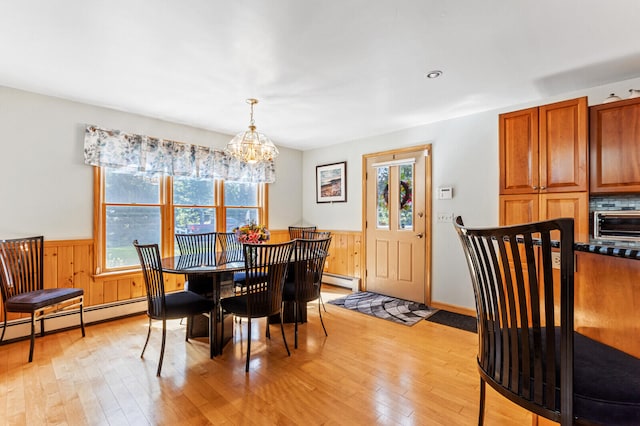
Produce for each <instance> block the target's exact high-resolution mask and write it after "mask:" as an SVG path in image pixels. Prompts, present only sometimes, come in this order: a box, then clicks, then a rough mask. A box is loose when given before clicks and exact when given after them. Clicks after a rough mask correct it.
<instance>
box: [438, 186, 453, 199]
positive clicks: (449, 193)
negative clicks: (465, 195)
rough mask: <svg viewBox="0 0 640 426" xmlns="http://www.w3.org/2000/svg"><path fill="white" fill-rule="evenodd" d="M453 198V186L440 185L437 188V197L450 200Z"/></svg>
mask: <svg viewBox="0 0 640 426" xmlns="http://www.w3.org/2000/svg"><path fill="white" fill-rule="evenodd" d="M452 198H453V188H452V187H450V186H441V187H440V188H438V199H440V200H450V199H452Z"/></svg>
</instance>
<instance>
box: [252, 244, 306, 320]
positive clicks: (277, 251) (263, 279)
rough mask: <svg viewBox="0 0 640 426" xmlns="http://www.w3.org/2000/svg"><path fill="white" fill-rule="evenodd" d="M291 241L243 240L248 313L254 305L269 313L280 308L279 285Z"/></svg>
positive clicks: (287, 259) (291, 250) (282, 283)
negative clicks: (266, 242)
mask: <svg viewBox="0 0 640 426" xmlns="http://www.w3.org/2000/svg"><path fill="white" fill-rule="evenodd" d="M293 244H294V242H293V241H288V242H286V243H279V244H243V245H242V246H243V251H244V258H245V259H246V260H245V275H246V286H245V291H246V294H247V312H248V314H249V316H251V315H252V312H254V307H256V309H258V308H257V306H260V308H259V309H260V311H263V312H264V311H268V312H270V313H271V314H275V313H278V312H280V309H281V305H282V289H283V286H284V280H285V276H286V273H287V267H288V265H289V261H290V260H291V256H292V253H293Z"/></svg>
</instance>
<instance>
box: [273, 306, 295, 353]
mask: <svg viewBox="0 0 640 426" xmlns="http://www.w3.org/2000/svg"><path fill="white" fill-rule="evenodd" d="M267 324H268V323H267ZM267 327H268V325H267ZM280 330H282V340H284V347H285V349H287V355H289V356H291V352H290V351H289V345H287V336H285V335H284V320H283V319H282V313H280Z"/></svg>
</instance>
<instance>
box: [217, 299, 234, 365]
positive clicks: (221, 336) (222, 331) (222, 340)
mask: <svg viewBox="0 0 640 426" xmlns="http://www.w3.org/2000/svg"><path fill="white" fill-rule="evenodd" d="M217 314H219V315H220V346H218V355H222V348H223V344H224V309H222V306H220V309H219V311H218V313H217ZM231 332H232V333H233V330H232V331H231Z"/></svg>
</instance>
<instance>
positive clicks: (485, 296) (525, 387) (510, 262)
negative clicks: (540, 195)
mask: <svg viewBox="0 0 640 426" xmlns="http://www.w3.org/2000/svg"><path fill="white" fill-rule="evenodd" d="M455 228H456V230H457V232H458V235H459V237H460V241H461V242H462V247H463V249H464V252H465V255H466V258H467V262H468V265H469V270H470V273H471V280H472V283H473V289H474V294H475V299H476V308H477V314H478V340H479V342H478V343H479V349H478V371H479V372H480V410H479V415H478V424H479V425H482V424H483V421H484V398H485V383H488V384H489V385H490V386H491V387H493V388H494V389H495V390H496V391H498V392H499V393H500V394H502V395H503V396H505V397H507V398H508V399H510V400H511V401H513V402H515V403H516V404H518V405H520V406H522V407H524V408H526V409H527V410H529V411H531V412H533V413H535V414H537V415H539V416H542V417H545V418H548V419H550V420H553V421H556V422H560V423H561V424H562V425H570V424H574V423H577V424H602V425H638V424H640V360H639V359H637V358H635V357H632V356H630V355H628V354H626V353H624V352H621V351H619V350H617V349H614V348H612V347H610V346H607V345H604V344H602V343H599V342H597V341H595V340H592V339H590V338H588V337H586V336H584V335H582V334H580V333H577V332H576V331H574V324H573V322H574V320H573V313H574V306H573V299H574V289H573V284H574V252H573V235H574V233H573V232H574V231H573V219H556V220H549V221H545V222H536V223H530V224H524V225H517V226H509V227H499V228H485V229H472V228H467V227H465V226H464V225H463V222H462V219H461V218H460V217H458V218H457V219H456V224H455ZM558 235H559V245H558V243H557V242H556V243H554V242H553V241H552V238H557V236H558ZM556 246H557V248H554V247H556ZM554 251H559V254H560V270H559V271H557V270H555V271H554V269H553V263H554V262H553V260H552V252H554ZM554 276H555V284H556V286H557V287H556V288H559V292H560V296H559V299H560V300H557V297H554ZM606 291H607V289H603V293H606ZM557 307H559V310H558V309H557Z"/></svg>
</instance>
